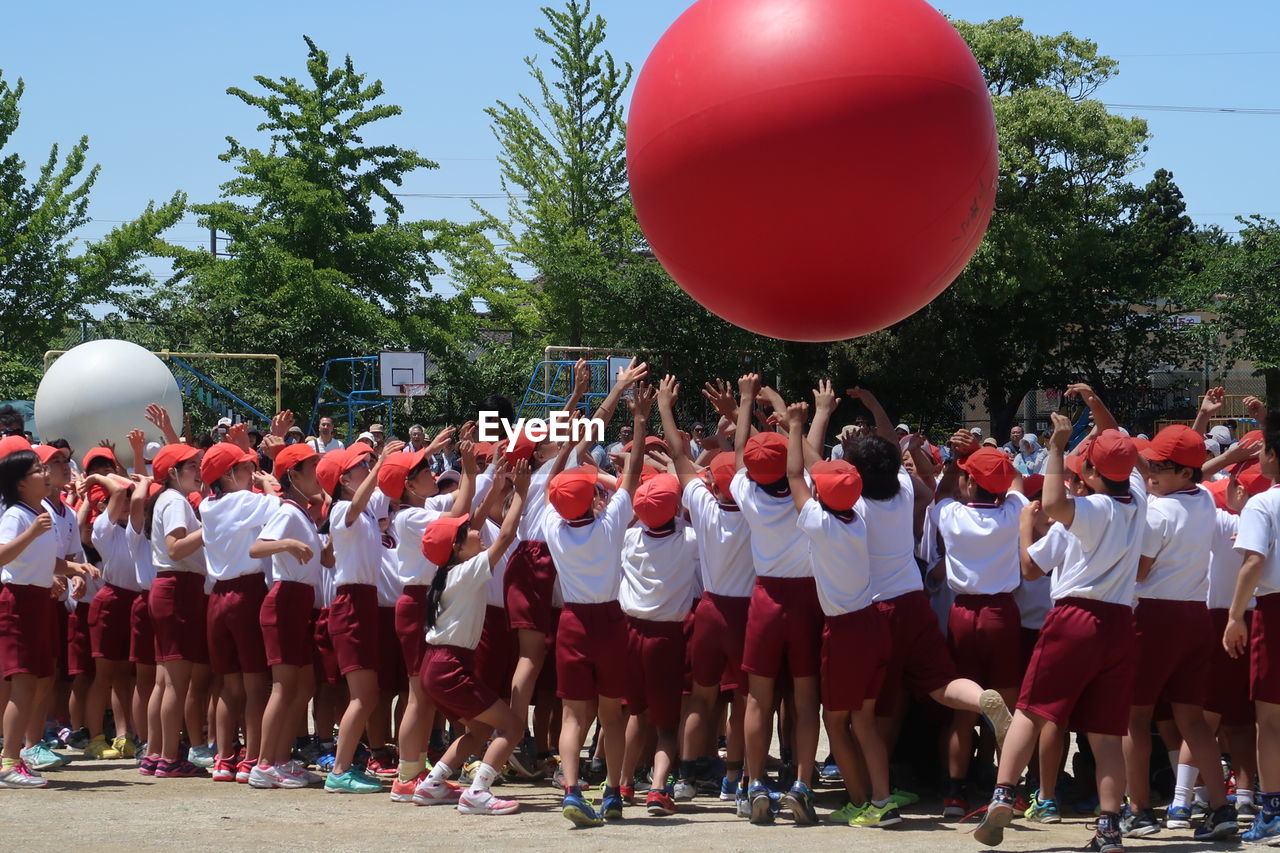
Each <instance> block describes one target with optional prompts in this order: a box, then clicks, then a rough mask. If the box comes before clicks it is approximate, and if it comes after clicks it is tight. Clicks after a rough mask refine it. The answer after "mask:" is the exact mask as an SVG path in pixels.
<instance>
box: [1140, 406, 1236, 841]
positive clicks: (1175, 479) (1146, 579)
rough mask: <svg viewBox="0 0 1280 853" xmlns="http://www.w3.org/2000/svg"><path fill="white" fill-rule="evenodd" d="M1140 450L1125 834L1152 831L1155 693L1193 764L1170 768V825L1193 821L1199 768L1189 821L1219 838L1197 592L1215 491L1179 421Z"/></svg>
mask: <svg viewBox="0 0 1280 853" xmlns="http://www.w3.org/2000/svg"><path fill="white" fill-rule="evenodd" d="M1142 457H1143V458H1144V459H1146V460H1147V490H1148V494H1149V497H1148V499H1147V516H1146V522H1147V523H1146V529H1145V531H1144V533H1143V540H1142V558H1141V559H1140V560H1139V561H1138V585H1137V596H1138V604H1137V607H1136V608H1135V610H1134V629H1135V631H1136V637H1137V642H1138V661H1137V670H1136V680H1135V683H1134V689H1133V708H1132V710H1131V711H1130V715H1129V736H1128V738H1126V740H1125V763H1126V770H1127V773H1128V779H1129V785H1128V793H1129V803H1128V805H1127V807H1126V811H1125V815H1124V818H1123V820H1122V822H1121V831H1122V832H1123V834H1124V835H1125V836H1126V837H1141V836H1145V835H1151V834H1153V833H1155V832H1158V831H1159V828H1160V826H1159V824H1158V823H1157V822H1156V818H1155V814H1154V812H1153V811H1152V809H1151V791H1150V783H1149V765H1150V762H1151V721H1152V719H1153V717H1154V713H1155V705H1156V703H1157V702H1161V701H1164V702H1169V703H1170V704H1171V705H1172V710H1173V719H1174V723H1175V724H1176V725H1177V727H1178V731H1179V733H1180V734H1181V735H1182V739H1183V743H1184V747H1185V749H1187V750H1189V753H1190V755H1189V758H1190V760H1191V761H1194V764H1190V763H1182V764H1179V765H1178V768H1177V786H1176V788H1175V792H1174V801H1173V803H1172V804H1171V805H1170V807H1169V811H1168V814H1167V820H1168V825H1169V827H1171V828H1184V829H1185V828H1188V827H1190V825H1191V793H1192V789H1193V788H1194V787H1195V780H1196V775H1197V772H1198V771H1199V772H1200V774H1201V775H1202V776H1203V777H1204V783H1205V784H1204V787H1205V791H1206V793H1207V795H1208V798H1209V806H1210V808H1211V810H1212V811H1211V813H1210V814H1209V815H1208V816H1207V817H1206V818H1205V821H1204V824H1203V825H1202V826H1201V827H1200V828H1199V829H1198V830H1196V838H1197V839H1199V840H1225V839H1227V838H1230V837H1232V836H1233V835H1235V834H1236V832H1237V827H1236V810H1235V806H1233V805H1231V804H1229V803H1228V802H1227V799H1226V789H1225V785H1224V783H1223V779H1222V774H1221V773H1220V772H1218V767H1219V763H1218V756H1219V750H1218V745H1217V742H1216V740H1215V738H1214V732H1213V731H1212V730H1211V729H1210V728H1209V724H1208V723H1207V722H1206V721H1205V716H1204V705H1205V700H1206V698H1207V689H1208V686H1209V674H1210V666H1211V664H1212V661H1213V654H1212V651H1211V648H1212V644H1213V641H1214V631H1213V621H1212V620H1211V619H1210V617H1209V610H1208V607H1207V606H1206V604H1205V602H1206V599H1207V597H1208V593H1209V574H1208V572H1209V558H1210V545H1211V543H1212V537H1211V536H1209V535H1206V534H1207V533H1208V532H1209V531H1211V530H1213V528H1214V526H1215V522H1216V520H1217V513H1216V511H1215V508H1214V505H1213V497H1212V496H1211V495H1210V494H1209V492H1208V491H1206V490H1205V489H1203V488H1201V487H1200V481H1201V478H1202V471H1201V466H1202V465H1203V464H1204V461H1205V451H1204V439H1203V438H1202V437H1201V435H1200V433H1198V432H1196V431H1195V430H1193V429H1191V428H1190V427H1187V426H1183V425H1181V424H1174V425H1172V426H1167V427H1165V428H1164V429H1162V430H1160V432H1159V433H1157V434H1156V436H1155V438H1153V439H1152V441H1151V444H1150V446H1149V447H1147V448H1146V449H1144V450H1143V451H1142Z"/></svg>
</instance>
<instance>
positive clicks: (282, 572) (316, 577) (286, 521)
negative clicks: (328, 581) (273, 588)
mask: <svg viewBox="0 0 1280 853" xmlns="http://www.w3.org/2000/svg"><path fill="white" fill-rule="evenodd" d="M258 538H259V539H263V540H266V541H269V542H279V541H280V540H281V539H294V540H296V541H298V542H302V543H303V544H305V545H306V546H307V547H309V548H310V549H311V559H310V560H308V561H307V562H305V563H303V562H301V561H299V560H298V558H297V557H295V556H293V555H292V554H290V553H289V552H287V551H281V552H280V553H278V554H272V555H271V580H272V581H273V582H274V581H293V582H295V583H305V584H310V585H311V586H313V587H314V586H317V585H318V584H319V583H320V576H321V573H323V572H324V567H323V566H321V565H320V555H321V553H322V552H323V551H324V546H323V545H322V544H321V542H320V533H319V531H317V530H316V526H315V524H314V523H313V522H312V521H311V517H310V516H309V515H307V511H306V510H304V509H303V508H302V507H300V506H298V505H297V504H296V503H294V502H293V501H281V502H280V504H279V506H278V507H277V509H276V511H275V514H274V515H272V516H271V518H270V519H269V520H268V521H267V523H266V525H265V526H264V527H263V528H262V532H261V533H259V534H258Z"/></svg>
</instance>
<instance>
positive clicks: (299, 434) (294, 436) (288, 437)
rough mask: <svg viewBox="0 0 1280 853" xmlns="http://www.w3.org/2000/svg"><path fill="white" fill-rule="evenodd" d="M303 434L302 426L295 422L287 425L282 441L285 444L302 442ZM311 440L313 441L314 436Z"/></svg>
mask: <svg viewBox="0 0 1280 853" xmlns="http://www.w3.org/2000/svg"><path fill="white" fill-rule="evenodd" d="M304 435H305V433H303V431H302V427H300V426H298V425H297V424H294V425H293V426H291V427H289V431H288V432H286V433H285V434H284V443H285V444H301V443H302V442H303V437H304ZM311 440H312V441H315V439H314V438H313V439H311Z"/></svg>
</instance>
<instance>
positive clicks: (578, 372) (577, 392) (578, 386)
mask: <svg viewBox="0 0 1280 853" xmlns="http://www.w3.org/2000/svg"><path fill="white" fill-rule="evenodd" d="M590 388H591V365H589V364H587V360H586V359H585V358H580V359H578V361H577V362H576V363H575V364H574V365H573V394H574V396H575V397H581V396H582V395H583V394H586V393H587V391H588V390H590Z"/></svg>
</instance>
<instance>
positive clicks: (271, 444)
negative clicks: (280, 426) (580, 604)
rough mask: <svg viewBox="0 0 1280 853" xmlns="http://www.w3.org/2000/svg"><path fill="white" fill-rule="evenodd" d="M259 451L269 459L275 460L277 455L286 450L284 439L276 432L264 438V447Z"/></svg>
mask: <svg viewBox="0 0 1280 853" xmlns="http://www.w3.org/2000/svg"><path fill="white" fill-rule="evenodd" d="M259 449H260V450H261V451H262V452H263V453H265V454H267V458H269V459H275V458H276V455H277V454H279V453H280V451H281V450H284V437H283V436H279V435H276V434H275V433H274V432H272V433H270V434H268V435H264V436H263V437H262V445H261V446H260V447H259Z"/></svg>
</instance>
